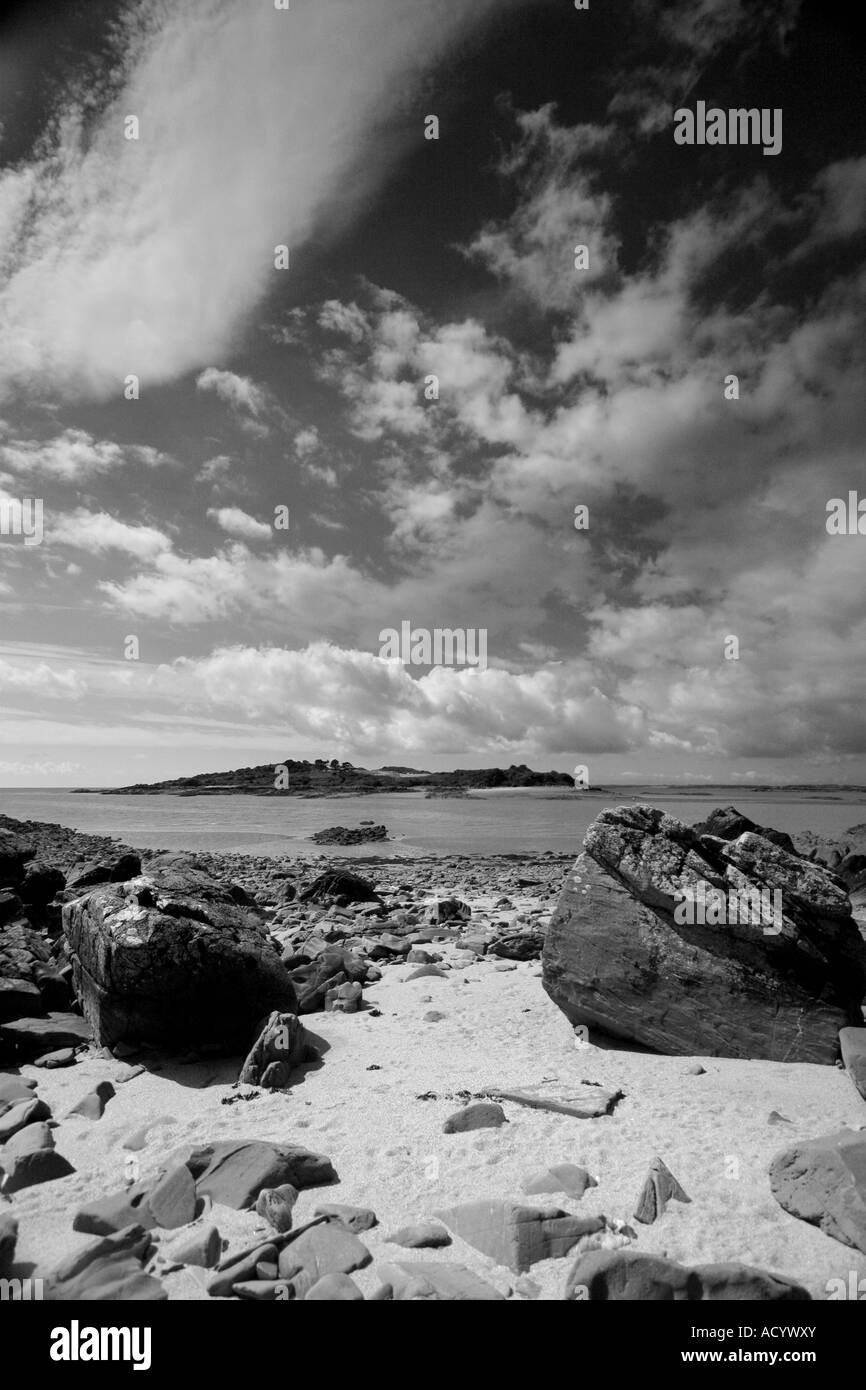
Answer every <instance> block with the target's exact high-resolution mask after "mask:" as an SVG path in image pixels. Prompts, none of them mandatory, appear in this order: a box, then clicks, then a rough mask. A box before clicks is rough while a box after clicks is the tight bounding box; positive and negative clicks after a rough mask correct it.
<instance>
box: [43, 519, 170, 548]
mask: <svg viewBox="0 0 866 1390" xmlns="http://www.w3.org/2000/svg"><path fill="white" fill-rule="evenodd" d="M47 539H48V540H49V542H53V543H57V544H61V545H68V546H72V547H73V548H74V549H76V550H86V551H88V552H89V553H90V554H91V555H101V554H103V553H104V552H105V551H109V550H117V551H122V552H123V553H124V554H126V555H132V556H134V557H135V558H136V559H138V560H153V559H155V558H156V556H158V555H162V554H164V553H165V552H166V551H168V550H170V549H171V541H170V540H169V538H168V536H166V535H164V534H163V532H162V531H159V530H157V528H156V527H154V526H131V525H129V524H128V523H127V522H125V521H118V520H117V519H116V518H115V517H113V516H109V515H108V513H107V512H89V511H88V510H87V509H86V508H84V507H78V508H77V509H76V510H75V511H72V512H68V513H67V514H66V515H64V516H61V517H59V518H58V519H57V520H56V521H52V522H50V523H49V526H48V536H47Z"/></svg>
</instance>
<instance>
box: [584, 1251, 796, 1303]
mask: <svg viewBox="0 0 866 1390" xmlns="http://www.w3.org/2000/svg"><path fill="white" fill-rule="evenodd" d="M564 1297H565V1300H566V1301H567V1302H584V1301H585V1302H591V1303H597V1302H603V1301H609V1302H621V1301H626V1300H627V1301H639V1302H643V1303H660V1302H664V1303H680V1302H717V1301H720V1300H728V1299H732V1300H733V1299H752V1300H760V1301H765V1302H773V1303H779V1302H781V1303H789V1302H793V1301H799V1302H802V1301H806V1300H808V1299H809V1297H810V1295H809V1294H808V1293H807V1291H806V1290H805V1289H804V1288H802V1287H801V1286H800V1285H799V1284H797V1283H795V1282H794V1281H793V1280H792V1279H787V1278H786V1277H785V1276H784V1275H781V1274H771V1273H769V1272H768V1271H767V1270H763V1269H754V1268H751V1267H750V1266H748V1265H739V1264H716V1265H713V1264H710V1265H698V1266H696V1267H695V1268H693V1269H689V1268H687V1267H686V1266H685V1265H680V1264H676V1263H675V1262H674V1261H673V1260H667V1259H664V1258H663V1257H662V1256H660V1255H648V1254H647V1255H645V1254H642V1253H641V1252H640V1251H638V1250H593V1251H591V1252H590V1253H589V1254H586V1255H581V1256H580V1257H579V1258H578V1259H577V1261H576V1262H575V1264H574V1265H573V1266H572V1268H571V1270H570V1271H569V1274H568V1279H567V1281H566V1285H565V1295H564Z"/></svg>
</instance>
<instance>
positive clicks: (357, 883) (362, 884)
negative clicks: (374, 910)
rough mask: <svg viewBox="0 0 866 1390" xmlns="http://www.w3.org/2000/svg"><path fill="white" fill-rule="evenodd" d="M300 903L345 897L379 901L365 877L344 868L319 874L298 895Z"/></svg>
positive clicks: (354, 900)
mask: <svg viewBox="0 0 866 1390" xmlns="http://www.w3.org/2000/svg"><path fill="white" fill-rule="evenodd" d="M299 898H300V901H301V902H302V903H319V902H325V901H327V900H328V899H329V898H345V900H346V902H349V903H377V902H380V901H381V899H380V898H379V895H378V893H377V892H376V890H375V888H374V887H373V885H372V883H369V882H368V881H367V879H365V878H361V877H360V875H359V874H350V873H348V872H347V870H345V869H327V870H326V871H325V873H323V874H319V876H318V878H315V879H314V880H313V882H312V883H310V884H309V885H308V886H307V887H306V888H305V889H304V890H303V891H302V892H301V893H300V895H299Z"/></svg>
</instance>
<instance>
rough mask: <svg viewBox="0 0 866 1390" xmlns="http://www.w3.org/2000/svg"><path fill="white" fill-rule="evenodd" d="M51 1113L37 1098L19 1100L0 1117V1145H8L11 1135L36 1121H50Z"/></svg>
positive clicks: (42, 1101) (43, 1102)
mask: <svg viewBox="0 0 866 1390" xmlns="http://www.w3.org/2000/svg"><path fill="white" fill-rule="evenodd" d="M50 1119H51V1111H50V1110H49V1109H48V1106H47V1105H46V1104H45V1101H44V1100H39V1098H38V1097H37V1096H34V1097H32V1098H31V1099H30V1100H20V1101H18V1102H17V1103H16V1104H15V1105H11V1106H10V1107H9V1109H8V1110H6V1111H5V1112H4V1113H3V1114H2V1115H0V1144H8V1142H9V1140H10V1139H11V1138H12V1136H13V1134H17V1133H18V1131H19V1129H24V1128H25V1127H26V1126H27V1125H32V1124H35V1123H36V1121H37V1120H50Z"/></svg>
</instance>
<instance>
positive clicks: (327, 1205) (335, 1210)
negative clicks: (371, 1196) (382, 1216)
mask: <svg viewBox="0 0 866 1390" xmlns="http://www.w3.org/2000/svg"><path fill="white" fill-rule="evenodd" d="M314 1215H315V1216H335V1217H336V1218H337V1220H338V1221H342V1223H343V1225H344V1226H348V1228H349V1230H350V1231H354V1232H355V1234H356V1235H359V1234H360V1233H361V1231H371V1230H372V1229H373V1227H374V1226H378V1224H379V1218H378V1217H377V1215H376V1213H375V1212H374V1211H371V1210H370V1208H369V1207H346V1206H342V1205H341V1203H339V1202H322V1203H321V1204H320V1205H319V1206H317V1207H316V1210H315V1212H314Z"/></svg>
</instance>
